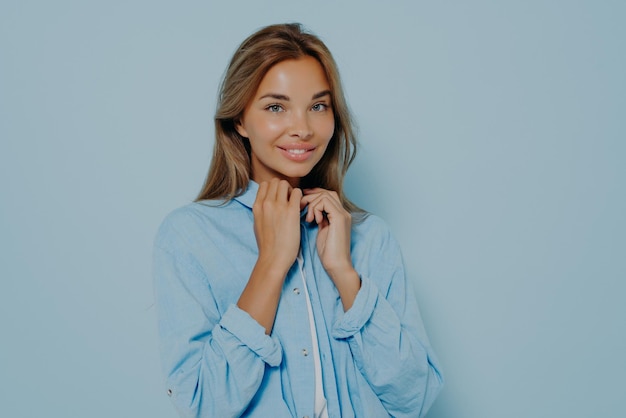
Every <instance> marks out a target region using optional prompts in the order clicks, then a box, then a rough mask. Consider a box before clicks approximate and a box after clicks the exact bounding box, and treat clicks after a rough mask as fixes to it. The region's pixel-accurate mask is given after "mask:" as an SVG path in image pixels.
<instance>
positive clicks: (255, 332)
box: [213, 304, 283, 367]
mask: <svg viewBox="0 0 626 418" xmlns="http://www.w3.org/2000/svg"><path fill="white" fill-rule="evenodd" d="M213 338H216V339H219V340H220V343H221V345H222V347H223V348H224V349H225V350H228V349H229V348H232V349H234V348H236V346H240V345H242V344H243V345H245V346H246V347H248V348H249V349H250V350H251V351H253V352H254V353H255V354H256V355H257V356H259V358H261V360H263V361H264V362H266V363H267V364H268V365H270V366H272V367H276V366H278V365H279V364H280V362H281V360H282V356H283V350H282V347H281V345H280V342H279V341H278V340H277V339H276V338H274V337H271V336H269V335H267V334H265V329H264V328H263V327H262V326H261V325H260V324H259V323H258V322H257V321H255V320H254V319H253V318H252V317H251V316H250V315H249V314H248V313H247V312H245V311H243V310H242V309H239V307H237V305H235V304H232V305H230V306H229V308H228V309H227V310H226V312H225V313H224V315H223V316H222V318H221V320H220V322H219V324H218V327H216V330H215V331H214V336H213Z"/></svg>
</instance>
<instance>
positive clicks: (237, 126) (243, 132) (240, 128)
mask: <svg viewBox="0 0 626 418" xmlns="http://www.w3.org/2000/svg"><path fill="white" fill-rule="evenodd" d="M235 129H236V130H237V133H238V134H239V135H241V136H243V137H244V138H248V131H246V128H244V127H243V123H242V122H241V119H237V120H235Z"/></svg>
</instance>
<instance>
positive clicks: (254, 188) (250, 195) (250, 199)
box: [235, 180, 309, 218]
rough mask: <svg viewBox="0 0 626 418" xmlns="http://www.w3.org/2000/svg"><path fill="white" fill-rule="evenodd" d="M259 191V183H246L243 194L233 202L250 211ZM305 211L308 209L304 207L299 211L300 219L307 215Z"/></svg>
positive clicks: (251, 181)
mask: <svg viewBox="0 0 626 418" xmlns="http://www.w3.org/2000/svg"><path fill="white" fill-rule="evenodd" d="M258 191H259V183H257V182H256V181H254V180H250V181H248V187H247V188H246V191H245V192H243V193H242V194H241V195H240V196H237V197H235V200H236V201H237V202H239V203H241V204H242V205H244V206H245V207H247V208H249V209H252V205H254V201H255V200H256V194H257V193H258ZM307 209H309V207H308V206H307V207H305V208H304V209H302V210H301V211H300V218H304V216H305V215H306V213H307Z"/></svg>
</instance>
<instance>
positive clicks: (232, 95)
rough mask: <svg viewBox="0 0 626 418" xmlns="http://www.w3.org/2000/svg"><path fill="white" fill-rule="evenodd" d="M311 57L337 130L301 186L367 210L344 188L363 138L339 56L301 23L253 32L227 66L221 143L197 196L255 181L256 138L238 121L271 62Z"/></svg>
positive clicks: (222, 193)
mask: <svg viewBox="0 0 626 418" xmlns="http://www.w3.org/2000/svg"><path fill="white" fill-rule="evenodd" d="M305 56H311V57H313V58H315V59H317V60H318V61H319V63H320V64H321V66H322V68H323V69H324V72H325V74H326V78H327V79H328V83H329V85H330V92H331V100H332V108H333V113H334V118H335V130H334V134H333V136H332V138H331V140H330V143H329V144H328V148H327V149H326V152H325V153H324V156H323V157H322V159H321V160H320V161H319V162H318V163H317V164H316V165H315V167H313V169H312V170H311V172H310V173H309V174H307V175H306V176H305V177H303V178H302V179H301V181H300V186H301V187H303V188H308V187H321V188H324V189H328V190H334V191H336V192H337V194H338V195H339V197H340V199H341V201H342V203H343V205H344V207H345V208H346V209H348V210H349V211H350V212H355V213H362V212H363V211H362V210H361V209H359V208H358V207H357V206H356V205H355V204H354V203H352V202H350V200H348V199H347V198H346V196H345V194H344V192H343V180H344V177H345V174H346V172H347V170H348V167H349V166H350V164H351V163H352V161H353V160H354V157H355V155H356V147H357V141H356V137H355V134H354V127H353V122H352V117H351V115H350V111H349V109H348V105H347V103H346V100H345V97H344V94H343V89H342V87H341V81H340V78H339V71H338V69H337V65H336V63H335V60H334V59H333V57H332V55H331V53H330V51H329V50H328V48H327V47H326V45H324V43H323V42H322V41H321V40H320V39H319V38H318V37H317V36H315V35H313V34H312V33H310V32H307V31H305V30H304V29H303V27H302V26H301V25H300V24H298V23H290V24H279V25H271V26H267V27H265V28H262V29H260V30H259V31H257V32H256V33H254V34H252V35H250V36H249V37H248V38H247V39H246V40H245V41H243V43H242V44H241V45H240V46H239V48H238V49H237V51H236V52H235V54H234V55H233V57H232V59H231V61H230V64H229V65H228V68H227V70H226V73H225V75H224V78H223V80H222V83H221V85H220V92H219V96H218V101H217V110H216V112H215V145H214V148H213V157H212V160H211V166H210V168H209V173H208V175H207V178H206V180H205V183H204V186H203V188H202V191H201V192H200V194H199V195H198V197H197V198H196V200H197V201H198V200H205V199H224V200H226V201H228V200H230V199H232V198H234V197H236V196H238V195H240V194H242V193H243V192H244V191H245V190H246V188H247V186H248V182H249V181H250V175H251V164H250V143H249V142H248V139H247V138H244V137H242V136H241V135H239V133H238V132H237V130H236V128H235V127H236V123H237V122H238V121H239V120H240V118H241V117H242V115H243V112H244V109H245V108H246V105H247V104H248V102H249V101H250V100H252V98H253V97H254V94H255V93H256V90H257V88H258V86H259V85H260V84H261V80H262V79H263V77H264V76H265V74H266V73H267V72H268V71H269V69H270V68H271V67H273V66H274V65H276V64H278V63H279V62H281V61H285V60H289V59H298V58H302V57H305Z"/></svg>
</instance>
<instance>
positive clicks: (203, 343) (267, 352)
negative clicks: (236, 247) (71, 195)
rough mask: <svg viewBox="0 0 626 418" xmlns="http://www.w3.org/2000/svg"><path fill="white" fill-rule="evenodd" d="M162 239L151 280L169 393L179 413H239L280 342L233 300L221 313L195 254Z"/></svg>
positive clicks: (276, 360)
mask: <svg viewBox="0 0 626 418" xmlns="http://www.w3.org/2000/svg"><path fill="white" fill-rule="evenodd" d="M163 242H164V240H157V242H156V243H155V247H154V255H153V277H154V290H155V297H156V305H157V312H158V324H159V339H160V348H161V358H162V364H163V368H164V372H165V375H166V384H167V393H168V395H169V396H170V397H171V399H172V401H173V403H174V405H175V406H176V409H177V410H178V413H179V414H180V416H181V417H194V418H195V417H208V416H211V417H213V416H215V417H218V416H219V417H235V416H240V415H241V414H242V413H243V412H244V411H245V409H246V408H247V407H248V405H249V404H250V401H251V400H252V399H253V397H254V395H255V394H256V392H257V390H258V389H259V387H260V385H261V382H262V379H263V375H264V371H265V367H266V365H267V366H269V367H275V366H278V365H279V364H280V362H281V358H282V348H281V346H280V343H279V342H278V341H277V340H276V339H275V338H273V337H270V336H268V335H266V334H265V330H264V329H263V327H262V326H261V325H259V324H258V323H257V322H256V321H255V320H254V319H253V318H252V317H250V316H249V315H248V314H247V313H246V312H244V311H243V310H241V309H239V308H238V307H237V306H236V305H231V306H230V307H229V308H228V309H227V310H226V312H224V313H223V314H220V312H219V311H218V308H217V304H216V302H215V299H214V297H213V294H212V291H211V288H210V286H209V281H208V280H207V278H206V273H205V272H204V271H203V270H202V268H201V267H200V266H199V264H198V263H197V262H196V261H195V260H194V258H193V256H191V255H190V254H188V253H186V252H185V251H184V245H180V246H179V247H178V248H176V250H173V249H172V247H176V246H172V245H169V246H167V247H169V248H163V246H162V244H163ZM218 271H219V270H218ZM224 280H228V278H227V277H226V278H224Z"/></svg>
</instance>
